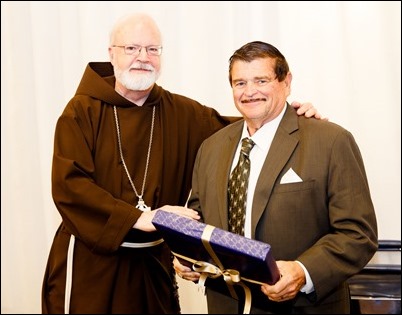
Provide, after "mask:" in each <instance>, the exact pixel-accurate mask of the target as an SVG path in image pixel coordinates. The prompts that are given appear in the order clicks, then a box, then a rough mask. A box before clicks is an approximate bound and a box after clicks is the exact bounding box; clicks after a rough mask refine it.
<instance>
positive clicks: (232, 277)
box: [173, 224, 263, 314]
mask: <svg viewBox="0 0 402 315" xmlns="http://www.w3.org/2000/svg"><path fill="white" fill-rule="evenodd" d="M214 228H215V227H214V226H212V225H208V224H207V225H206V226H205V229H204V231H203V233H202V235H201V241H202V244H203V245H204V247H205V249H206V250H207V252H208V254H209V255H210V256H211V258H212V259H213V261H214V262H215V263H216V265H217V266H215V265H213V264H211V263H209V262H206V261H196V260H194V259H192V258H189V257H186V256H183V255H181V254H178V253H175V252H173V254H174V255H175V256H177V257H179V258H181V259H184V260H186V261H188V262H191V263H192V264H193V266H192V267H193V270H194V271H196V272H199V273H200V274H201V276H200V279H199V280H198V285H199V286H201V287H204V286H205V281H206V280H207V278H212V279H216V278H219V277H223V280H224V281H225V283H226V285H227V287H228V289H229V292H230V295H231V296H232V297H233V298H234V299H236V300H238V297H237V294H236V291H235V290H234V288H233V286H234V285H239V286H241V287H242V288H243V290H244V296H245V301H244V309H243V314H249V313H250V309H251V291H250V288H249V287H248V286H247V285H245V284H244V282H243V281H242V280H244V281H248V282H251V283H255V284H263V282H259V281H255V280H252V279H248V278H244V277H243V278H242V277H241V276H240V272H239V271H237V270H235V269H225V268H224V267H223V265H222V263H221V261H220V260H219V258H218V256H217V255H216V254H215V252H214V250H213V248H212V246H211V244H210V243H209V240H210V239H211V235H212V231H213V230H214Z"/></svg>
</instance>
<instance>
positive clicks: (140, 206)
mask: <svg viewBox="0 0 402 315" xmlns="http://www.w3.org/2000/svg"><path fill="white" fill-rule="evenodd" d="M113 111H114V119H115V121H116V130H117V142H118V143H119V152H120V158H121V162H122V163H123V167H124V170H125V171H126V174H127V177H128V180H129V181H130V184H131V187H132V188H133V191H134V193H135V195H136V196H137V198H138V203H137V205H136V208H137V209H140V210H142V211H148V210H151V207H148V206H147V205H146V204H145V201H144V199H142V196H143V195H144V189H145V182H146V180H147V174H148V166H149V158H150V156H151V147H152V137H153V134H154V123H155V106H154V107H153V109H152V124H151V134H150V136H149V145H148V155H147V163H146V165H145V172H144V180H143V181H142V189H141V194H139V193H138V192H137V189H136V188H135V185H134V182H133V181H132V179H131V176H130V173H129V171H128V169H127V165H126V162H125V161H124V157H123V150H122V149H121V139H120V127H119V119H118V117H117V109H116V106H113Z"/></svg>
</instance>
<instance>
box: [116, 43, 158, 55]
mask: <svg viewBox="0 0 402 315" xmlns="http://www.w3.org/2000/svg"><path fill="white" fill-rule="evenodd" d="M112 47H118V48H123V49H124V53H125V54H126V55H129V56H133V55H139V54H140V53H141V50H142V49H143V48H145V50H146V51H147V54H148V56H160V55H161V54H162V46H139V45H125V46H122V45H113V46H112Z"/></svg>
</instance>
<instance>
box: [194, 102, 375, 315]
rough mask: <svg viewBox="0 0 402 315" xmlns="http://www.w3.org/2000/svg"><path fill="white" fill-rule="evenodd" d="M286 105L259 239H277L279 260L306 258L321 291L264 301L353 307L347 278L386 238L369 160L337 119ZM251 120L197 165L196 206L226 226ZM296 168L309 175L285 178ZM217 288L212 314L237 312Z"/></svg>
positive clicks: (336, 309)
mask: <svg viewBox="0 0 402 315" xmlns="http://www.w3.org/2000/svg"><path fill="white" fill-rule="evenodd" d="M286 106H287V109H286V112H285V115H284V117H283V118H282V120H281V122H280V124H279V127H278V130H277V132H276V134H275V137H274V139H273V142H272V145H271V148H270V150H269V152H268V155H267V157H266V160H265V162H264V165H263V167H262V170H261V173H260V176H259V178H258V181H257V185H256V189H255V194H254V198H253V205H252V238H254V239H257V240H260V241H263V242H266V243H269V244H270V245H271V247H272V253H273V256H274V258H275V259H276V260H298V261H300V262H301V263H303V265H304V266H305V267H306V268H307V270H308V272H309V274H310V276H311V278H312V281H313V284H314V288H315V292H314V293H313V294H310V295H309V296H307V295H306V294H302V293H300V294H299V295H298V296H297V297H296V299H295V300H294V301H291V303H283V304H282V303H272V302H269V301H268V299H267V298H266V297H265V296H264V298H265V299H266V303H265V301H264V300H263V301H262V302H261V303H262V306H261V305H259V308H260V311H261V310H262V311H263V312H265V311H267V312H269V311H272V310H273V308H274V307H277V304H282V305H283V307H290V308H292V311H296V312H297V310H298V307H303V310H301V309H299V310H300V311H307V312H311V311H312V308H313V309H314V312H316V311H317V310H320V311H322V312H324V313H328V312H330V313H331V312H333V313H338V314H339V313H342V312H348V307H349V293H348V287H347V285H346V282H345V281H346V280H347V279H348V278H349V277H350V276H351V275H353V274H355V273H357V272H359V271H360V270H361V269H362V268H363V267H364V266H365V265H366V263H367V262H368V261H369V260H370V258H371V257H372V256H373V255H374V253H375V251H376V249H377V245H378V243H377V223H376V216H375V212H374V207H373V203H372V200H371V197H370V192H369V186H368V181H367V178H366V173H365V168H364V164H363V160H362V157H361V154H360V151H359V148H358V146H357V144H356V142H355V140H354V138H353V136H352V135H351V133H350V132H348V131H347V130H345V129H344V128H342V127H340V126H338V125H336V124H334V123H331V122H327V121H323V120H317V119H308V118H305V117H304V116H297V114H296V112H295V110H294V109H292V108H291V107H290V106H289V105H288V104H287V105H286ZM243 123H244V121H239V122H236V123H233V124H231V125H229V126H227V127H225V128H224V129H222V130H220V131H218V132H217V133H215V134H214V135H212V136H211V137H210V138H208V139H207V140H205V141H204V143H203V144H202V145H201V147H200V149H199V151H198V155H197V158H196V162H195V166H194V172H193V181H192V195H191V197H190V199H189V203H188V205H189V207H191V208H194V209H196V210H199V211H200V212H201V213H202V217H203V220H204V222H205V223H207V224H211V225H214V226H216V227H219V228H223V229H225V230H227V229H228V202H227V187H228V179H229V175H230V168H231V165H232V161H233V157H234V154H235V150H236V147H237V145H238V143H239V141H240V136H241V133H242V127H243ZM290 168H292V169H293V171H295V172H296V173H297V175H298V176H299V177H300V178H301V179H302V182H293V183H292V182H291V183H281V179H282V177H283V176H284V175H285V174H286V173H287V172H288V171H289V169H290ZM213 295H214V292H212V291H211V290H208V307H209V311H210V312H211V313H212V312H214V313H224V312H231V310H233V309H232V308H231V306H230V304H234V305H236V304H237V302H236V303H230V301H229V300H228V301H225V302H223V301H224V297H222V296H218V295H215V296H213ZM217 299H218V300H217ZM257 299H258V297H257ZM253 301H255V302H256V300H255V299H254V296H253ZM261 303H260V304H261ZM275 304H276V305H275ZM253 305H254V303H253ZM282 305H279V307H281V306H282ZM232 306H233V305H232ZM287 310H288V309H287ZM281 311H286V310H284V309H279V312H281Z"/></svg>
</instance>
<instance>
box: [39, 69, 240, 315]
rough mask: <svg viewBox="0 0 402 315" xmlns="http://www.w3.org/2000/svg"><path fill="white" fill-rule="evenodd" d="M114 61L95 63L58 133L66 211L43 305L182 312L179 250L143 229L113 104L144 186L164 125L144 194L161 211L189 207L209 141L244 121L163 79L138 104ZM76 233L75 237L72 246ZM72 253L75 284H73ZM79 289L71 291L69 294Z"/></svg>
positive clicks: (56, 170)
mask: <svg viewBox="0 0 402 315" xmlns="http://www.w3.org/2000/svg"><path fill="white" fill-rule="evenodd" d="M114 82H115V78H114V76H113V68H112V65H111V64H110V63H108V62H104V63H103V62H102V63H89V64H88V66H87V68H86V70H85V72H84V75H83V77H82V80H81V83H80V85H79V87H78V89H77V92H76V94H75V96H74V97H73V98H72V99H71V100H70V102H69V103H68V104H67V106H66V108H65V109H64V111H63V113H62V115H61V117H60V118H59V120H58V122H57V126H56V131H55V140H54V155H53V166H52V194H53V199H54V202H55V205H56V207H57V209H58V211H59V212H60V214H61V217H62V223H61V225H60V226H59V228H58V230H57V232H56V235H55V237H54V241H53V244H52V247H51V249H50V254H49V259H48V263H47V268H46V273H45V277H44V283H43V290H42V312H43V313H50V314H61V313H64V312H65V295H66V294H67V300H68V303H67V304H66V305H68V306H67V307H68V308H69V312H70V313H79V314H128V313H131V314H135V313H137V314H138V313H141V314H145V313H148V314H162V313H164V314H171V313H179V312H180V307H179V301H178V294H177V284H176V282H175V277H174V270H173V267H172V256H171V252H170V251H169V248H168V247H167V245H166V244H165V243H162V244H160V245H157V246H153V247H147V248H127V247H121V246H120V245H121V244H122V243H123V242H136V243H138V242H150V241H154V240H157V239H160V235H158V234H157V232H149V233H147V232H143V231H139V230H135V229H133V225H134V223H135V222H136V221H137V219H138V218H139V216H140V215H141V213H142V212H141V211H140V210H138V209H136V208H135V205H136V204H137V201H138V198H137V197H136V195H135V194H134V191H133V188H132V186H131V185H130V182H129V179H128V176H127V174H126V173H125V170H124V167H123V164H122V161H121V158H120V154H119V146H118V138H117V133H116V123H115V117H114V114H113V105H115V106H116V108H117V115H118V120H119V125H120V132H121V144H122V151H123V157H124V161H125V163H126V166H127V169H128V171H129V173H130V175H131V178H132V180H133V182H134V185H135V187H136V189H137V192H138V193H141V190H142V184H143V179H144V173H145V167H146V160H147V153H148V145H149V138H150V130H151V122H152V110H153V107H155V125H154V134H153V140H152V147H151V153H150V160H149V168H148V175H147V177H146V181H145V189H144V190H145V191H144V196H143V197H144V200H145V203H146V204H147V205H148V206H150V207H151V208H152V209H156V208H158V207H161V206H163V205H184V204H185V203H186V200H187V197H188V195H189V191H190V185H191V176H192V169H193V163H194V160H195V156H196V153H197V150H198V148H199V146H200V144H201V142H202V141H203V140H204V139H205V138H207V137H208V136H210V135H211V134H212V133H214V132H215V131H217V130H218V129H221V128H222V127H224V126H226V125H228V124H229V123H230V122H232V121H233V120H234V119H238V118H229V117H222V116H221V115H219V113H218V112H217V111H216V110H214V109H212V108H210V107H206V106H203V105H201V104H200V103H198V102H196V101H194V100H192V99H189V98H187V97H184V96H181V95H177V94H173V93H170V92H169V91H166V90H164V89H163V88H162V87H160V86H158V85H156V84H155V86H154V87H153V89H152V91H151V93H150V95H149V97H148V99H147V100H146V102H145V103H144V104H143V105H142V106H137V105H135V104H133V103H131V102H130V101H128V100H127V99H125V98H123V97H122V96H120V95H119V94H118V93H116V91H115V90H114ZM71 235H73V236H74V237H75V243H72V244H71V245H69V244H70V239H71ZM71 247H73V248H71ZM69 248H70V250H72V251H71V253H72V259H71V261H72V263H71V266H72V269H71V270H72V275H71V285H68V286H67V287H68V288H71V290H70V289H67V290H66V274H68V272H67V270H68V268H67V262H70V260H68V259H67V257H68V251H69ZM69 295H70V297H69Z"/></svg>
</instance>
